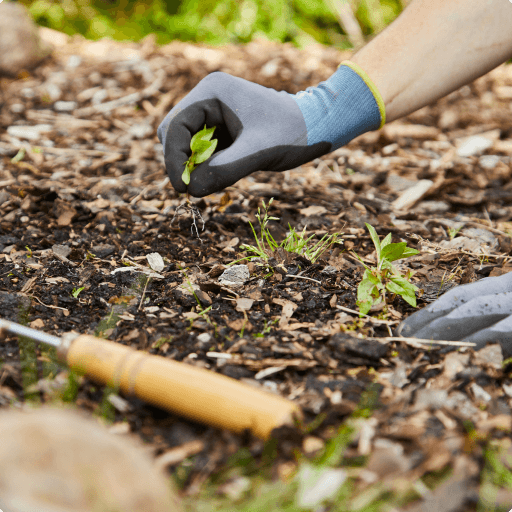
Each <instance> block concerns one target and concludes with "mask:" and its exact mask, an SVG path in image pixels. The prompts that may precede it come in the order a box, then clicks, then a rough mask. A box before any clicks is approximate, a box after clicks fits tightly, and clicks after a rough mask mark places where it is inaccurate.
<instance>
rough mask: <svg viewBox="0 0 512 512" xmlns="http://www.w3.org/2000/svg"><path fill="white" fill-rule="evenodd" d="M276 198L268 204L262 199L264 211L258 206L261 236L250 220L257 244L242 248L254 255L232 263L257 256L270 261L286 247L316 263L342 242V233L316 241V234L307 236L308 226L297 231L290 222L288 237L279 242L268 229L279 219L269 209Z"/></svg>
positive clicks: (289, 250) (241, 247) (286, 249)
mask: <svg viewBox="0 0 512 512" xmlns="http://www.w3.org/2000/svg"><path fill="white" fill-rule="evenodd" d="M273 200H274V198H273V197H272V198H271V199H270V201H269V202H268V205H267V204H265V201H263V200H262V201H261V202H262V204H263V212H262V211H261V209H260V208H258V213H256V218H257V219H258V223H259V225H260V236H259V237H258V235H257V234H256V230H255V229H254V226H253V225H252V223H251V222H250V221H249V224H250V226H251V229H252V233H253V235H254V239H255V240H256V245H247V244H244V245H241V246H240V249H243V250H245V251H247V252H249V253H252V255H250V256H247V257H245V258H242V259H240V260H237V261H234V262H233V263H231V264H234V263H237V262H239V261H242V260H253V259H255V258H260V259H261V260H263V261H264V262H268V260H269V259H270V258H272V257H274V256H275V255H276V254H277V252H278V250H279V249H284V250H285V251H287V252H291V253H295V254H299V255H301V256H304V257H305V258H307V259H308V260H309V261H311V263H315V262H316V261H317V260H318V258H320V256H322V254H324V252H325V251H327V250H328V249H329V248H330V247H332V246H333V245H334V244H336V243H342V242H343V240H341V239H340V238H339V237H340V236H341V235H342V233H333V234H332V235H324V236H323V237H322V239H321V240H319V241H318V242H316V243H314V242H312V239H313V238H314V236H315V235H314V234H313V235H311V236H309V237H306V227H304V229H303V230H302V231H301V232H300V233H297V231H296V230H295V228H292V227H291V226H290V224H288V228H289V232H288V234H287V236H286V238H285V239H284V240H283V241H282V242H281V243H278V242H276V240H275V239H274V237H273V236H272V234H271V233H270V231H269V229H268V223H269V222H270V221H272V220H279V218H278V217H271V216H270V215H269V214H268V210H269V208H270V206H271V205H272V202H273Z"/></svg>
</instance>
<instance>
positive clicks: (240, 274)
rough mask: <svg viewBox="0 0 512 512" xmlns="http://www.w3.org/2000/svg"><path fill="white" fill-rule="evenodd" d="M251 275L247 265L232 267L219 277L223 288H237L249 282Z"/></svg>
mask: <svg viewBox="0 0 512 512" xmlns="http://www.w3.org/2000/svg"><path fill="white" fill-rule="evenodd" d="M250 277H251V274H250V272H249V267H248V266H247V265H232V266H231V267H228V268H227V269H226V270H224V272H222V274H221V275H220V276H219V283H220V284H221V285H223V286H231V287H234V288H237V287H239V286H243V284H244V283H245V282H246V281H248V280H249V278H250Z"/></svg>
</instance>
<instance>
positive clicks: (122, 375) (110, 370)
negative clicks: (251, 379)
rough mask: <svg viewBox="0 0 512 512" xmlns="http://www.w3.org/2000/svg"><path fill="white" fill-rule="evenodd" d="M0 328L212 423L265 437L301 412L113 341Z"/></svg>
mask: <svg viewBox="0 0 512 512" xmlns="http://www.w3.org/2000/svg"><path fill="white" fill-rule="evenodd" d="M2 331H7V332H9V333H12V334H17V335H19V336H24V337H27V338H30V339H33V340H36V341H38V342H41V343H44V344H46V345H51V346H53V347H56V348H57V357H58V359H59V361H60V362H62V363H63V364H65V365H67V366H68V367H69V368H71V369H72V370H74V371H76V372H78V373H81V374H84V375H86V376H87V377H89V378H91V379H92V380H93V381H95V382H97V383H98V384H106V385H109V386H112V387H114V388H115V389H119V390H120V391H122V392H123V393H124V394H126V395H135V396H137V397H138V398H140V399H142V400H144V401H146V402H148V403H150V404H152V405H155V406H157V407H161V408H162V409H166V410H168V411H170V412H173V413H175V414H178V415H181V416H184V417H186V418H189V419H192V420H195V421H198V422H201V423H205V424H207V425H211V426H214V427H219V428H225V429H227V430H230V431H232V432H242V431H244V430H245V429H249V430H250V431H251V432H252V433H254V434H255V435H256V436H258V437H260V438H262V439H267V438H268V437H269V436H270V434H271V432H272V430H273V429H274V428H276V427H280V426H282V425H285V424H288V425H293V421H294V417H297V418H298V417H300V416H301V412H300V408H299V407H298V406H297V405H296V404H294V403H293V402H291V401H290V400H287V399H285V398H282V397H280V396H276V395H273V394H270V393H268V392H266V391H263V390H260V389H257V388H254V387H252V386H249V385H247V384H244V383H242V382H239V381H237V380H235V379H232V378H230V377H226V376H224V375H219V374H218V373H215V372H212V371H209V370H206V369H203V368H197V367H194V366H191V365H188V364H186V363H180V362H176V361H172V360H170V359H167V358H165V357H162V356H156V355H151V354H148V353H146V352H142V351H138V350H134V349H132V348H131V347H126V346H124V345H121V344H119V343H114V342H112V341H108V340H103V339H99V338H96V337H94V336H90V335H81V334H76V333H67V334H65V335H64V336H62V337H61V338H59V337H57V336H52V335H50V334H47V333H45V332H41V331H37V330H35V329H31V328H29V327H25V326H23V325H20V324H17V323H15V322H11V321H8V320H2V319H0V333H1V332H2Z"/></svg>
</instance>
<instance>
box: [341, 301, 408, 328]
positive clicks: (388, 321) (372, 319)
mask: <svg viewBox="0 0 512 512" xmlns="http://www.w3.org/2000/svg"><path fill="white" fill-rule="evenodd" d="M336 307H337V308H338V309H341V310H342V311H345V312H347V313H352V314H354V315H358V316H362V317H364V318H367V319H368V320H369V321H370V322H373V323H374V324H385V325H396V324H397V323H398V320H379V319H378V318H373V317H372V316H369V315H361V313H359V311H355V310H354V309H350V308H346V307H345V306H338V304H336Z"/></svg>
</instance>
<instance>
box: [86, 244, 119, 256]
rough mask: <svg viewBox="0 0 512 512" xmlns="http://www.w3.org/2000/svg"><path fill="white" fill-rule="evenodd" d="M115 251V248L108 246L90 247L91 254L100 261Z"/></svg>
mask: <svg viewBox="0 0 512 512" xmlns="http://www.w3.org/2000/svg"><path fill="white" fill-rule="evenodd" d="M115 250H116V248H115V246H113V245H110V244H97V245H93V246H92V247H91V252H92V253H93V254H94V255H95V256H96V257H97V258H100V259H103V258H106V257H107V256H110V255H111V254H112V253H113V252H114V251H115Z"/></svg>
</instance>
